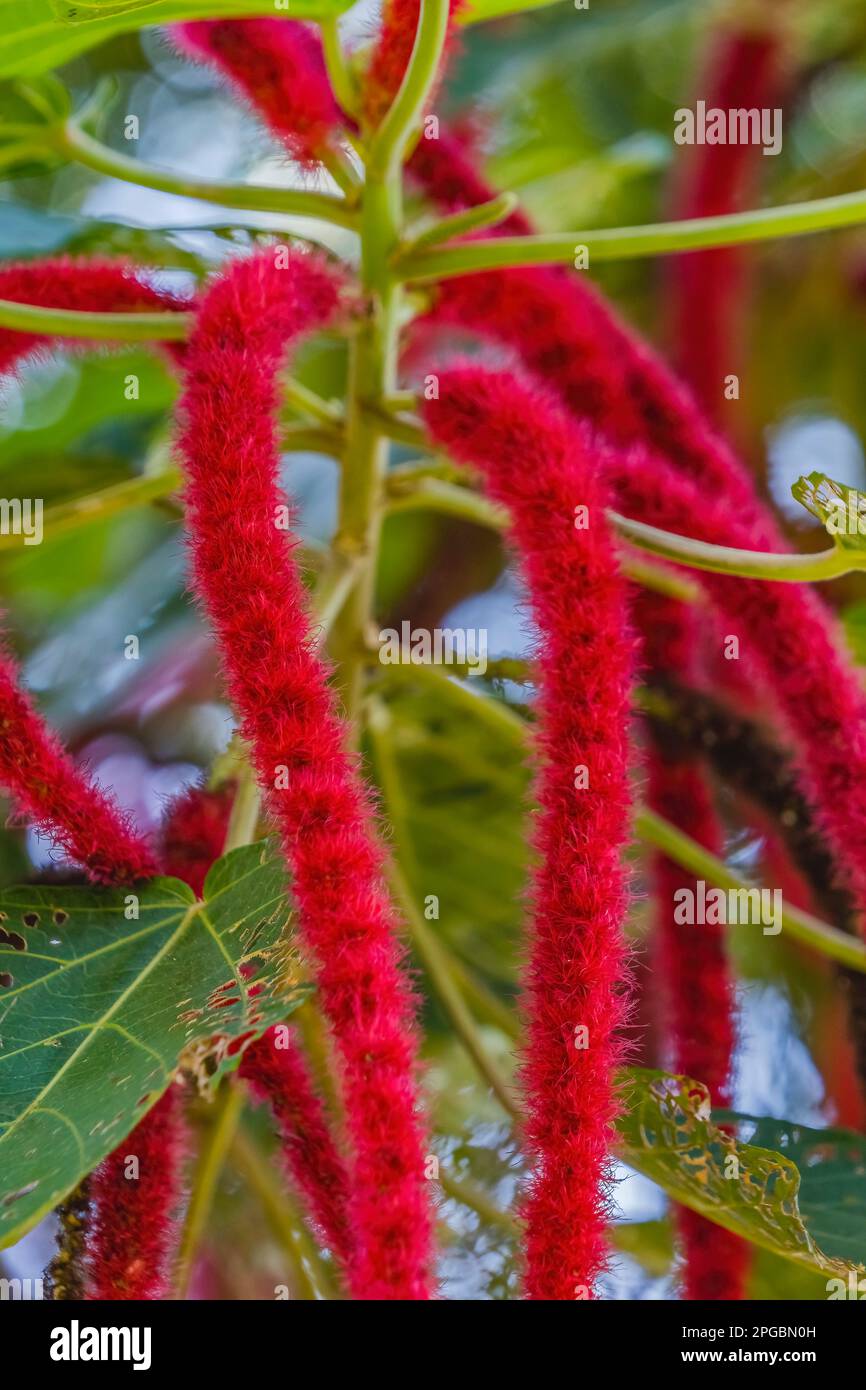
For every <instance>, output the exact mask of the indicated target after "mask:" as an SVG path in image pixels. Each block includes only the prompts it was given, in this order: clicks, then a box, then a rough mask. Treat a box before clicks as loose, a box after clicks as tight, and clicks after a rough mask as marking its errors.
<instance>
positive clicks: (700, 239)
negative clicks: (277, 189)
mask: <svg viewBox="0 0 866 1390" xmlns="http://www.w3.org/2000/svg"><path fill="white" fill-rule="evenodd" d="M864 222H866V190H863V189H860V190H858V191H857V192H856V193H843V194H841V195H839V196H838V197H833V198H816V199H814V200H813V201H811V202H808V203H790V204H788V206H787V207H778V208H757V209H755V210H754V211H752V212H736V213H730V214H727V215H725V216H723V217H695V218H690V219H684V220H682V221H680V222H653V223H650V224H648V225H647V226H644V227H611V228H600V229H595V230H586V231H578V232H554V233H551V234H545V235H542V236H528V237H497V238H496V239H495V240H492V239H491V240H486V241H473V242H468V243H466V244H461V245H459V246H443V247H442V248H441V249H438V250H433V251H429V250H428V251H420V252H417V253H411V254H409V255H405V256H403V257H401V258H400V259H399V260H398V262H397V264H396V267H395V269H396V271H397V273H398V274H399V275H400V277H401V279H403V280H411V281H413V282H415V283H418V282H419V281H426V280H445V279H448V278H450V277H452V276H454V275H472V274H475V273H476V272H478V271H482V270H505V269H508V268H509V267H515V266H524V265H569V266H572V265H574V264H575V256H576V252H577V249H578V248H579V247H581V248H583V247H585V248H586V251H587V252H588V257H587V260H588V264H589V265H593V264H594V263H596V262H599V261H623V260H634V259H638V258H640V257H643V256H663V255H668V254H669V253H670V252H672V251H697V250H701V249H706V248H708V247H714V246H736V245H739V244H741V243H743V242H752V241H771V240H775V239H776V238H778V237H790V236H804V235H806V234H807V233H810V232H827V231H831V230H833V229H834V228H837V227H853V226H858V225H860V224H862V223H864Z"/></svg>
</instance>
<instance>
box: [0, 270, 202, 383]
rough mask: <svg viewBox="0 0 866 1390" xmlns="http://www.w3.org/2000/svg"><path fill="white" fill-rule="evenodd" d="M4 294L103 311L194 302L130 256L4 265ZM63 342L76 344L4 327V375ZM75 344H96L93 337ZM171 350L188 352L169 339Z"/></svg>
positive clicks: (0, 294) (0, 295)
mask: <svg viewBox="0 0 866 1390" xmlns="http://www.w3.org/2000/svg"><path fill="white" fill-rule="evenodd" d="M0 299H10V300H13V301H14V302H15V303H21V304H38V305H39V306H40V307H41V308H44V309H78V310H90V311H91V312H102V313H122V312H124V311H127V310H128V311H133V310H140V311H144V310H148V309H160V310H161V309H176V310H184V309H189V307H190V304H189V300H187V299H183V298H181V297H180V296H178V295H174V294H171V293H170V292H169V291H167V290H161V289H156V288H155V287H154V286H152V285H150V284H148V283H147V281H146V280H145V279H144V278H143V274H142V271H141V268H140V267H138V266H134V265H132V264H131V263H130V262H128V261H124V260H100V259H94V260H91V259H86V260H85V259H83V258H77V257H73V256H58V257H56V258H52V259H49V260H38V261H22V262H20V263H19V262H15V263H12V264H9V265H4V266H0ZM58 342H60V343H63V344H64V346H70V342H69V340H64V339H57V338H53V337H52V338H47V337H45V336H44V335H43V334H37V333H29V332H28V333H22V332H19V330H18V329H13V328H2V327H0V374H2V373H5V372H11V371H12V370H13V369H14V367H15V366H16V364H17V363H18V362H21V361H22V360H23V359H24V358H26V357H29V356H30V355H31V354H32V353H33V352H35V351H38V350H39V349H40V348H45V347H48V346H52V345H55V344H57V343H58ZM72 345H74V346H77V347H89V348H90V349H92V348H93V343H92V342H87V343H81V342H77V343H74V344H72ZM165 351H166V352H167V353H168V354H169V355H170V356H171V357H173V358H174V359H175V360H178V359H179V357H180V356H181V355H182V347H181V346H180V345H179V344H175V343H171V344H167V345H166V347H165Z"/></svg>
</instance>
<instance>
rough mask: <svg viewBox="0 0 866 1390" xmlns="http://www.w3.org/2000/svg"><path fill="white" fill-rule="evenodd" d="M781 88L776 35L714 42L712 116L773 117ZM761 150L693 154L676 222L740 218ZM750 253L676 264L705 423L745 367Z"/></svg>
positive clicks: (684, 350)
mask: <svg viewBox="0 0 866 1390" xmlns="http://www.w3.org/2000/svg"><path fill="white" fill-rule="evenodd" d="M779 88H780V64H779V44H778V39H777V36H776V35H775V34H771V33H769V32H763V33H762V32H759V31H757V30H755V31H751V32H750V31H745V32H743V31H741V30H739V29H736V30H733V31H731V32H728V33H725V34H723V35H719V34H716V35H714V40H713V46H712V50H711V52H710V54H709V55H708V60H707V65H706V74H705V76H704V77H703V78H702V80H701V82H700V83H699V86H698V94H699V95H700V96H701V97H703V98H705V100H706V105H707V109H708V110H709V109H719V110H722V111H725V112H727V111H729V110H750V109H751V110H762V109H764V110H766V109H769V110H773V109H775V108H776V107H777V106H778V102H779V94H780V93H779ZM760 155H761V149H760V146H759V145H756V144H749V143H748V142H746V141H732V142H730V143H728V144H724V145H708V144H701V145H694V146H692V147H690V149H689V150H688V154H687V157H686V159H685V164H684V168H683V171H682V175H681V177H680V179H679V180H678V185H679V186H678V188H677V193H676V197H675V200H674V208H673V212H672V216H673V217H675V218H690V217H712V216H717V215H720V214H723V213H728V212H736V211H737V210H738V209H739V208H741V207H742V206H743V205H744V204H745V203H747V202H748V200H749V199H750V198H751V197H752V196H753V189H754V186H755V185H756V184H757V182H758V174H759V171H760V169H761V167H762V166H764V165H765V163H766V161H765V160H763V159H762V158H761V157H760ZM748 262H749V257H748V254H747V253H745V252H744V250H743V248H742V247H731V246H726V247H716V248H715V249H713V250H710V251H700V252H689V253H687V254H684V255H679V256H675V257H672V259H671V264H670V277H669V278H670V292H669V301H668V302H669V305H670V310H671V326H672V330H673V346H674V361H675V364H676V367H677V369H678V371H679V373H680V375H681V376H682V378H683V380H684V381H687V382H688V383H689V385H690V386H691V388H692V390H693V391H694V394H695V398H696V399H697V400H698V401H699V402H700V405H701V407H702V409H703V410H704V411H705V412H706V414H707V417H708V418H709V419H711V420H712V421H713V422H714V423H716V424H719V423H720V420H721V415H722V411H723V407H724V404H725V399H724V384H725V377H726V376H727V375H728V374H729V373H732V372H737V371H738V370H739V365H740V348H741V342H740V339H741V334H742V328H743V310H744V291H745V290H746V279H747V266H748Z"/></svg>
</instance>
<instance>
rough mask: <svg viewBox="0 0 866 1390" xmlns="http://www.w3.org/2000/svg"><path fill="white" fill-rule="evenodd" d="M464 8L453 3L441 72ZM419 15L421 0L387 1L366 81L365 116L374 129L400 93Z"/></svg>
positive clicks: (460, 2)
mask: <svg viewBox="0 0 866 1390" xmlns="http://www.w3.org/2000/svg"><path fill="white" fill-rule="evenodd" d="M463 4H464V0H451V5H450V23H449V29H448V36H447V38H446V41H445V56H444V57H443V62H442V65H441V66H442V70H444V68H445V63H446V61H447V56H448V55H449V53H450V50H451V49H452V48H453V46H454V41H455V21H456V18H457V15H458V14H459V12H460V10H461V8H462V7H463ZM420 14H421V0H384V6H383V9H382V25H381V28H380V30H379V35H378V38H377V40H376V45H375V47H374V49H373V52H372V55H371V57H370V62H369V64H368V67H367V72H366V75H365V78H364V91H363V101H364V115H365V117H366V119H367V121H368V123H369V124H370V125H372V126H377V125H379V123H380V122H381V120H382V118H383V117H384V115H385V113H386V112H387V110H388V108H389V106H390V105H391V102H392V101H393V100H394V97H395V96H396V95H397V92H398V91H399V89H400V83H401V82H402V81H403V76H404V74H405V72H406V68H407V67H408V64H409V59H410V57H411V56H412V48H413V46H414V43H415V34H416V31H417V29H418V20H419V18H420Z"/></svg>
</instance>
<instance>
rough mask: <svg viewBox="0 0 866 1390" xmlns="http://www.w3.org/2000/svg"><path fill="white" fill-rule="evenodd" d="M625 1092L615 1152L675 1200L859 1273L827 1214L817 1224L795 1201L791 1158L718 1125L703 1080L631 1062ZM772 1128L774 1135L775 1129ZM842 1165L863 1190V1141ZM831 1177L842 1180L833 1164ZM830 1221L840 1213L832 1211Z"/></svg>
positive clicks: (787, 1252)
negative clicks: (830, 1234) (830, 1235)
mask: <svg viewBox="0 0 866 1390" xmlns="http://www.w3.org/2000/svg"><path fill="white" fill-rule="evenodd" d="M623 1098H624V1102H625V1113H624V1114H623V1115H622V1117H621V1118H620V1121H619V1123H618V1127H617V1128H618V1144H617V1152H618V1153H619V1156H620V1158H622V1159H623V1160H624V1162H626V1163H628V1164H629V1165H630V1166H631V1167H632V1168H636V1169H637V1171H638V1172H639V1173H643V1174H644V1176H645V1177H648V1178H652V1179H653V1181H654V1182H657V1183H658V1184H659V1186H660V1187H662V1188H664V1190H665V1192H667V1193H668V1194H669V1195H670V1196H671V1197H673V1198H675V1199H676V1201H678V1202H681V1203H682V1204H683V1205H684V1206H687V1207H691V1208H692V1210H693V1211H697V1212H700V1213H701V1214H702V1215H703V1216H706V1217H708V1218H709V1220H710V1221H715V1222H716V1224H717V1225H719V1226H724V1227H725V1229H726V1230H728V1231H733V1232H734V1233H735V1234H736V1235H739V1236H743V1238H744V1239H745V1240H750V1241H753V1242H754V1243H755V1244H756V1245H759V1246H761V1247H762V1248H763V1249H765V1250H770V1251H772V1252H773V1253H774V1254H777V1255H781V1256H783V1257H784V1258H785V1259H787V1260H793V1261H794V1262H795V1263H797V1264H801V1265H806V1266H808V1267H810V1268H812V1269H818V1270H821V1271H822V1272H823V1273H825V1274H829V1275H833V1276H835V1277H837V1278H842V1279H847V1276H848V1274H849V1272H850V1271H851V1270H852V1269H853V1270H856V1272H857V1273H858V1274H862V1273H863V1266H862V1265H861V1264H859V1263H857V1259H859V1258H862V1249H861V1253H860V1255H859V1256H858V1257H857V1258H856V1259H855V1258H854V1257H853V1255H854V1252H853V1251H852V1250H851V1249H850V1247H846V1246H844V1245H842V1244H840V1243H839V1242H838V1241H837V1240H834V1241H832V1242H827V1241H826V1235H827V1221H826V1219H825V1220H824V1221H823V1222H822V1223H821V1224H819V1223H816V1222H815V1221H814V1213H813V1211H812V1209H811V1207H809V1208H804V1207H801V1204H800V1196H801V1178H800V1171H799V1169H798V1168H797V1165H796V1163H794V1162H793V1161H792V1156H789V1153H788V1152H785V1153H778V1152H776V1151H775V1149H764V1148H759V1147H757V1146H756V1145H755V1144H751V1143H743V1142H742V1141H741V1140H739V1139H737V1138H735V1137H734V1136H733V1135H731V1134H728V1133H726V1132H725V1130H723V1129H720V1128H719V1126H718V1125H717V1124H716V1123H715V1122H714V1120H713V1116H712V1112H711V1107H710V1097H709V1093H708V1091H707V1088H706V1087H705V1086H702V1085H700V1084H699V1083H698V1082H695V1081H689V1080H687V1079H686V1078H685V1077H682V1076H669V1075H667V1074H666V1073H664V1072H659V1071H650V1070H643V1069H642V1068H634V1069H630V1070H628V1071H627V1072H626V1073H625V1076H624V1097H623ZM735 1118H736V1117H735ZM761 1123H762V1124H763V1123H764V1122H761ZM767 1123H769V1122H767ZM760 1132H761V1131H760V1128H759V1133H760ZM772 1134H773V1137H774V1138H775V1137H776V1136H777V1131H776V1130H775V1129H773V1130H772ZM845 1163H846V1165H847V1181H848V1182H849V1184H853V1185H855V1186H856V1185H858V1184H859V1186H860V1188H861V1189H862V1184H863V1176H862V1175H863V1149H862V1144H861V1145H860V1146H859V1150H858V1155H857V1157H856V1163H855V1160H854V1159H853V1158H851V1157H850V1156H848V1157H847V1158H846V1159H845ZM855 1166H856V1171H855ZM834 1182H835V1183H839V1182H840V1168H839V1167H838V1166H837V1169H836V1171H835V1176H834ZM807 1213H808V1214H807ZM834 1219H844V1218H842V1213H841V1212H837V1214H836V1217H835V1218H834ZM819 1234H820V1236H821V1241H822V1244H821V1245H819V1244H818V1235H819ZM825 1246H826V1248H825Z"/></svg>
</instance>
